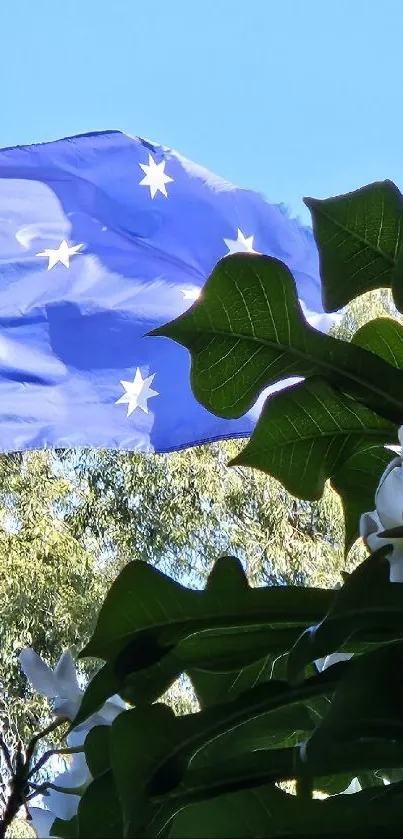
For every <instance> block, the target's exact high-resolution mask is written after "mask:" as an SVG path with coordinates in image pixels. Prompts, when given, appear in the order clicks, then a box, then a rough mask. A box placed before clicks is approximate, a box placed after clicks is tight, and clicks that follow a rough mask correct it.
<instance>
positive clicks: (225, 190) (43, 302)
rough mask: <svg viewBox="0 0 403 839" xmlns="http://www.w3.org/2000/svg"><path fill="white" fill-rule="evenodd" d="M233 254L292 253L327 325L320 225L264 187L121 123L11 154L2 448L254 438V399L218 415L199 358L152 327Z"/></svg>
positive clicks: (301, 288) (304, 298) (2, 184)
mask: <svg viewBox="0 0 403 839" xmlns="http://www.w3.org/2000/svg"><path fill="white" fill-rule="evenodd" d="M236 252H251V253H252V252H259V253H264V254H269V255H272V256H276V257H277V258H279V259H281V260H283V261H284V262H285V263H286V264H287V265H288V267H289V268H290V270H291V271H292V273H293V275H294V277H295V280H296V283H297V287H298V293H299V297H300V300H301V302H302V304H303V307H304V310H305V313H306V316H307V317H308V319H309V320H310V321H311V323H312V324H313V325H314V326H317V327H318V328H320V329H326V328H327V326H328V316H326V315H324V313H323V309H322V305H321V295H320V281H319V268H318V255H317V251H316V247H315V243H314V240H313V236H312V231H311V230H310V229H309V228H305V227H303V226H302V225H301V224H299V223H298V222H297V221H296V220H292V219H290V218H289V217H288V215H287V213H286V212H285V210H284V209H283V208H282V207H281V206H275V205H271V204H268V203H267V202H266V201H265V200H264V199H263V198H262V197H261V196H260V195H259V194H257V193H255V192H251V191H249V190H245V189H238V188H236V187H235V186H233V185H232V184H230V183H227V182H226V181H224V180H222V179H221V178H219V177H217V176H215V175H213V174H212V173H211V172H209V171H207V170H206V169H204V168H203V167H202V166H199V165H196V164H194V163H191V162H190V161H189V160H187V159H185V158H184V157H182V155H180V154H178V153H177V152H174V151H171V150H170V149H167V148H164V147H162V146H159V145H156V144H154V143H151V142H149V141H146V140H142V139H139V138H136V137H134V138H133V137H129V136H127V135H125V134H122V133H120V132H119V131H105V132H100V133H93V134H85V135H81V136H76V137H69V138H66V139H63V140H58V141H56V142H50V143H44V144H40V145H30V146H18V147H15V148H8V149H2V150H0V450H2V451H16V450H24V449H32V448H44V447H52V448H70V447H75V446H91V447H105V448H122V449H132V450H149V451H150V450H151V451H153V450H154V451H157V452H165V451H169V450H173V449H180V448H183V447H186V446H190V445H194V444H197V443H205V442H208V441H212V440H218V439H223V438H226V437H237V436H248V435H249V434H250V433H251V431H252V430H253V427H254V425H255V422H256V419H257V416H258V411H259V406H258V405H257V406H255V408H254V409H252V410H251V411H250V412H249V413H248V414H247V415H246V416H245V417H243V418H241V419H239V420H231V421H229V420H224V419H219V418H218V417H215V416H213V415H212V414H210V413H208V411H206V410H205V409H204V408H203V407H202V406H201V405H199V404H198V403H197V401H196V399H195V398H194V396H193V394H192V392H191V388H190V383H189V368H190V359H189V355H188V352H187V351H186V350H185V349H184V348H183V347H180V346H179V345H177V344H175V343H174V342H173V341H170V340H168V339H165V338H154V337H143V336H144V335H145V333H147V332H149V331H150V330H152V329H154V328H155V327H157V326H160V325H161V324H163V323H166V322H167V321H170V320H172V319H173V318H174V317H176V316H178V315H179V314H180V313H182V312H184V311H185V310H186V309H187V308H188V307H189V306H190V305H191V304H192V302H193V301H194V300H195V299H196V298H197V296H198V294H199V293H200V290H201V288H202V287H203V285H204V283H205V281H206V279H207V277H208V275H209V274H210V273H211V271H212V269H213V268H214V265H215V264H216V262H217V261H218V260H219V259H221V258H222V257H225V256H226V255H228V254H231V253H236Z"/></svg>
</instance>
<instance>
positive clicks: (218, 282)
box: [151, 255, 403, 423]
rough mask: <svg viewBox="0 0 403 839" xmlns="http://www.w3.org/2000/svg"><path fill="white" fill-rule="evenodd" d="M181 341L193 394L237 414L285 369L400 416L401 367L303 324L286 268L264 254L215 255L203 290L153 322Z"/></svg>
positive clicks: (284, 373) (402, 401) (226, 413)
mask: <svg viewBox="0 0 403 839" xmlns="http://www.w3.org/2000/svg"><path fill="white" fill-rule="evenodd" d="M151 334H152V335H164V336H166V337H169V338H173V340H175V341H177V342H178V343H180V344H182V345H183V346H185V347H187V348H188V349H189V350H190V352H191V356H192V369H191V383H192V388H193V391H194V393H195V395H196V397H197V399H198V400H199V401H200V402H201V403H202V405H204V406H205V407H206V408H207V409H208V410H210V411H212V413H215V414H217V415H219V416H224V417H229V418H231V417H239V416H240V415H241V414H243V413H245V411H247V410H248V409H249V408H251V406H252V405H253V404H254V402H255V401H256V399H257V397H258V396H259V394H260V392H261V391H262V390H263V389H264V388H265V387H266V386H268V385H273V384H275V383H276V382H278V381H279V380H281V379H284V378H286V377H287V376H304V377H310V376H320V377H323V378H326V379H328V381H330V382H331V383H332V384H333V385H334V386H335V387H337V388H339V389H341V390H343V391H344V392H346V393H349V394H350V395H352V396H354V397H355V398H358V399H359V401H362V402H364V403H365V404H367V405H368V406H369V407H371V408H373V409H374V410H376V411H377V412H379V413H380V414H381V415H382V416H386V417H388V418H389V419H391V420H392V421H394V422H397V423H400V422H401V421H402V420H403V387H402V386H403V371H402V370H397V369H396V368H394V367H393V366H392V365H390V364H388V363H387V362H385V361H384V359H382V358H380V357H379V356H377V355H375V354H373V353H368V351H366V350H364V349H362V348H361V347H359V346H357V345H354V344H352V343H347V342H345V341H340V340H337V339H336V338H333V337H331V336H329V335H323V334H322V333H321V332H318V331H316V330H315V329H313V328H312V327H310V326H309V325H308V323H307V322H306V320H305V318H304V317H303V314H302V311H301V307H300V305H299V302H298V298H297V293H296V288H295V283H294V279H293V277H292V275H291V274H290V272H289V270H288V268H287V267H286V266H285V265H284V264H283V263H281V262H279V261H278V260H276V259H272V258H271V257H265V256H243V255H234V256H231V257H227V258H225V259H223V260H221V261H220V262H219V263H218V264H217V266H216V268H215V269H214V271H213V273H212V275H211V276H210V278H209V280H208V282H207V284H206V286H205V288H204V290H203V294H202V296H201V298H200V299H199V301H198V302H197V303H195V304H194V305H193V306H192V307H191V308H190V309H189V310H188V311H187V312H186V313H185V314H184V315H181V316H180V317H179V318H177V319H176V320H174V321H172V322H171V323H169V324H167V325H165V326H163V327H161V328H159V329H157V330H155V331H154V332H152V333H151Z"/></svg>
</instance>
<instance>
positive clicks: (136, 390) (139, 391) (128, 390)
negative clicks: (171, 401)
mask: <svg viewBox="0 0 403 839" xmlns="http://www.w3.org/2000/svg"><path fill="white" fill-rule="evenodd" d="M154 376H155V373H153V375H152V376H147V378H145V379H143V377H142V375H141V371H140V368H139V367H137V369H136V373H135V376H134V379H133V381H132V382H125V381H123V380H121V381H120V384H121V385H122V387H123V388H124V391H125V393H124V394H123V396H121V397H120V399H117V400H116V402H115V405H122V404H127V406H128V408H127V416H128V417H130V414H132V413H133V411H135V410H136V408H141V410H142V411H144V413H145V414H148V404H147V400H148V399H151V397H152V396H159V393H158V391H157V390H153V389H152V388H151V387H150V384H151V382H152V380H153V378H154Z"/></svg>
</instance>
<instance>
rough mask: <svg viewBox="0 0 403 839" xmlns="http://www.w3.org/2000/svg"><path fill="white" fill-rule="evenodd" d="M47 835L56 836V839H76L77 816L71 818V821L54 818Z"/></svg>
mask: <svg viewBox="0 0 403 839" xmlns="http://www.w3.org/2000/svg"><path fill="white" fill-rule="evenodd" d="M49 833H50V836H57V837H58V839H78V819H77V816H73V817H72V818H71V819H59V818H56V819H55V820H54V822H53V824H52V826H51V828H50V832H49Z"/></svg>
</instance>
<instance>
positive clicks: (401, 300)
mask: <svg viewBox="0 0 403 839" xmlns="http://www.w3.org/2000/svg"><path fill="white" fill-rule="evenodd" d="M391 285H392V293H393V300H394V303H395V306H396V308H397V309H398V310H399V312H402V311H403V247H400V249H399V253H398V254H397V259H396V262H395V267H394V270H393V273H392V282H391Z"/></svg>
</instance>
